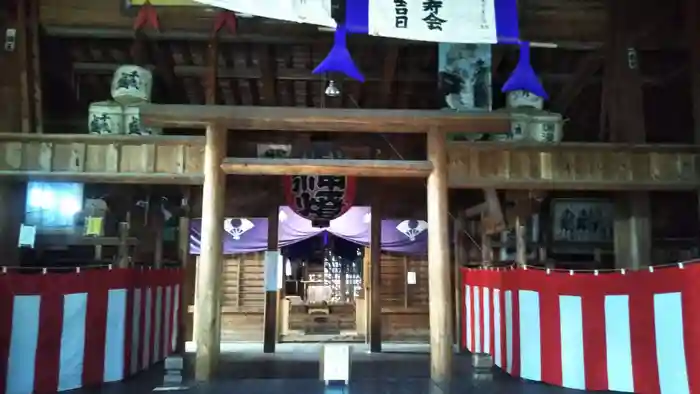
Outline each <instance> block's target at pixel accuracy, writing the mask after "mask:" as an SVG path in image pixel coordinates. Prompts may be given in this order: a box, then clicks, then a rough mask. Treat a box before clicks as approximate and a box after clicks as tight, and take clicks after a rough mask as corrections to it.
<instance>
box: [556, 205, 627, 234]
mask: <svg viewBox="0 0 700 394" xmlns="http://www.w3.org/2000/svg"><path fill="white" fill-rule="evenodd" d="M551 218H552V226H551V228H552V241H553V242H581V243H586V242H590V243H600V242H613V223H614V218H615V208H614V205H613V202H612V201H609V200H603V199H575V198H571V199H569V198H558V199H553V200H552V203H551Z"/></svg>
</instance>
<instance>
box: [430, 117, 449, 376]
mask: <svg viewBox="0 0 700 394" xmlns="http://www.w3.org/2000/svg"><path fill="white" fill-rule="evenodd" d="M446 138H447V137H446V136H445V135H444V134H443V133H439V132H437V131H436V130H430V132H429V133H428V160H430V162H431V163H432V164H433V171H432V172H431V173H430V176H428V187H427V189H428V234H430V236H429V237H428V290H429V292H428V298H429V302H430V378H431V379H432V380H433V382H435V383H436V384H437V385H439V386H442V385H443V384H447V383H448V382H449V381H450V378H451V374H452V353H453V351H452V346H453V343H454V340H453V339H452V330H453V325H452V295H451V294H450V293H451V291H450V241H449V231H448V228H449V227H448V226H449V223H448V215H447V213H448V211H447V152H446Z"/></svg>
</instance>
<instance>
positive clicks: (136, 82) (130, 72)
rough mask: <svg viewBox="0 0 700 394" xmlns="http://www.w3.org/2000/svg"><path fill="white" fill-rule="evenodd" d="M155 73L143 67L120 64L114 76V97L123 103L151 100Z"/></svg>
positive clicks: (130, 103) (129, 103) (138, 102)
mask: <svg viewBox="0 0 700 394" xmlns="http://www.w3.org/2000/svg"><path fill="white" fill-rule="evenodd" d="M152 86H153V75H152V74H151V72H150V71H149V70H147V69H145V68H143V67H140V66H135V65H131V64H127V65H123V66H120V67H119V68H118V69H117V71H115V72H114V76H113V77H112V89H111V90H112V98H113V99H114V101H116V102H118V103H120V104H122V105H132V104H140V103H147V102H149V101H151V88H152Z"/></svg>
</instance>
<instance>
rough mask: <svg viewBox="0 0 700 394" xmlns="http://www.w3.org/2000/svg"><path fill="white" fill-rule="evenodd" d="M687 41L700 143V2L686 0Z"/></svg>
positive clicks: (696, 138) (697, 141)
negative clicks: (699, 43) (699, 45)
mask: <svg viewBox="0 0 700 394" xmlns="http://www.w3.org/2000/svg"><path fill="white" fill-rule="evenodd" d="M684 15H685V17H686V20H685V31H686V39H685V43H686V45H688V51H689V52H690V62H691V63H690V77H691V87H692V92H691V93H692V97H693V107H692V108H693V142H694V143H695V144H696V145H700V47H698V45H697V43H698V42H700V4H699V3H698V2H697V1H696V0H685V13H684ZM698 215H699V216H698V220H700V192H698Z"/></svg>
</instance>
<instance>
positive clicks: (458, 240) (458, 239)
mask: <svg viewBox="0 0 700 394" xmlns="http://www.w3.org/2000/svg"><path fill="white" fill-rule="evenodd" d="M466 230H467V218H466V215H465V214H464V211H460V213H458V214H457V217H456V218H455V219H454V234H453V242H452V243H453V248H454V264H453V267H454V275H453V277H454V290H455V291H454V307H455V312H454V316H455V331H454V338H455V342H456V343H457V346H458V347H459V350H460V351H463V350H465V349H463V348H462V341H460V340H459V338H461V337H462V336H461V332H462V330H463V329H464V327H462V325H463V324H462V323H463V321H462V302H464V301H463V300H464V288H463V287H462V269H461V268H462V266H463V265H464V263H465V261H466V258H465V255H466V253H465V251H466V250H467V247H466V243H467V242H465V241H466V234H465V231H466Z"/></svg>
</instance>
